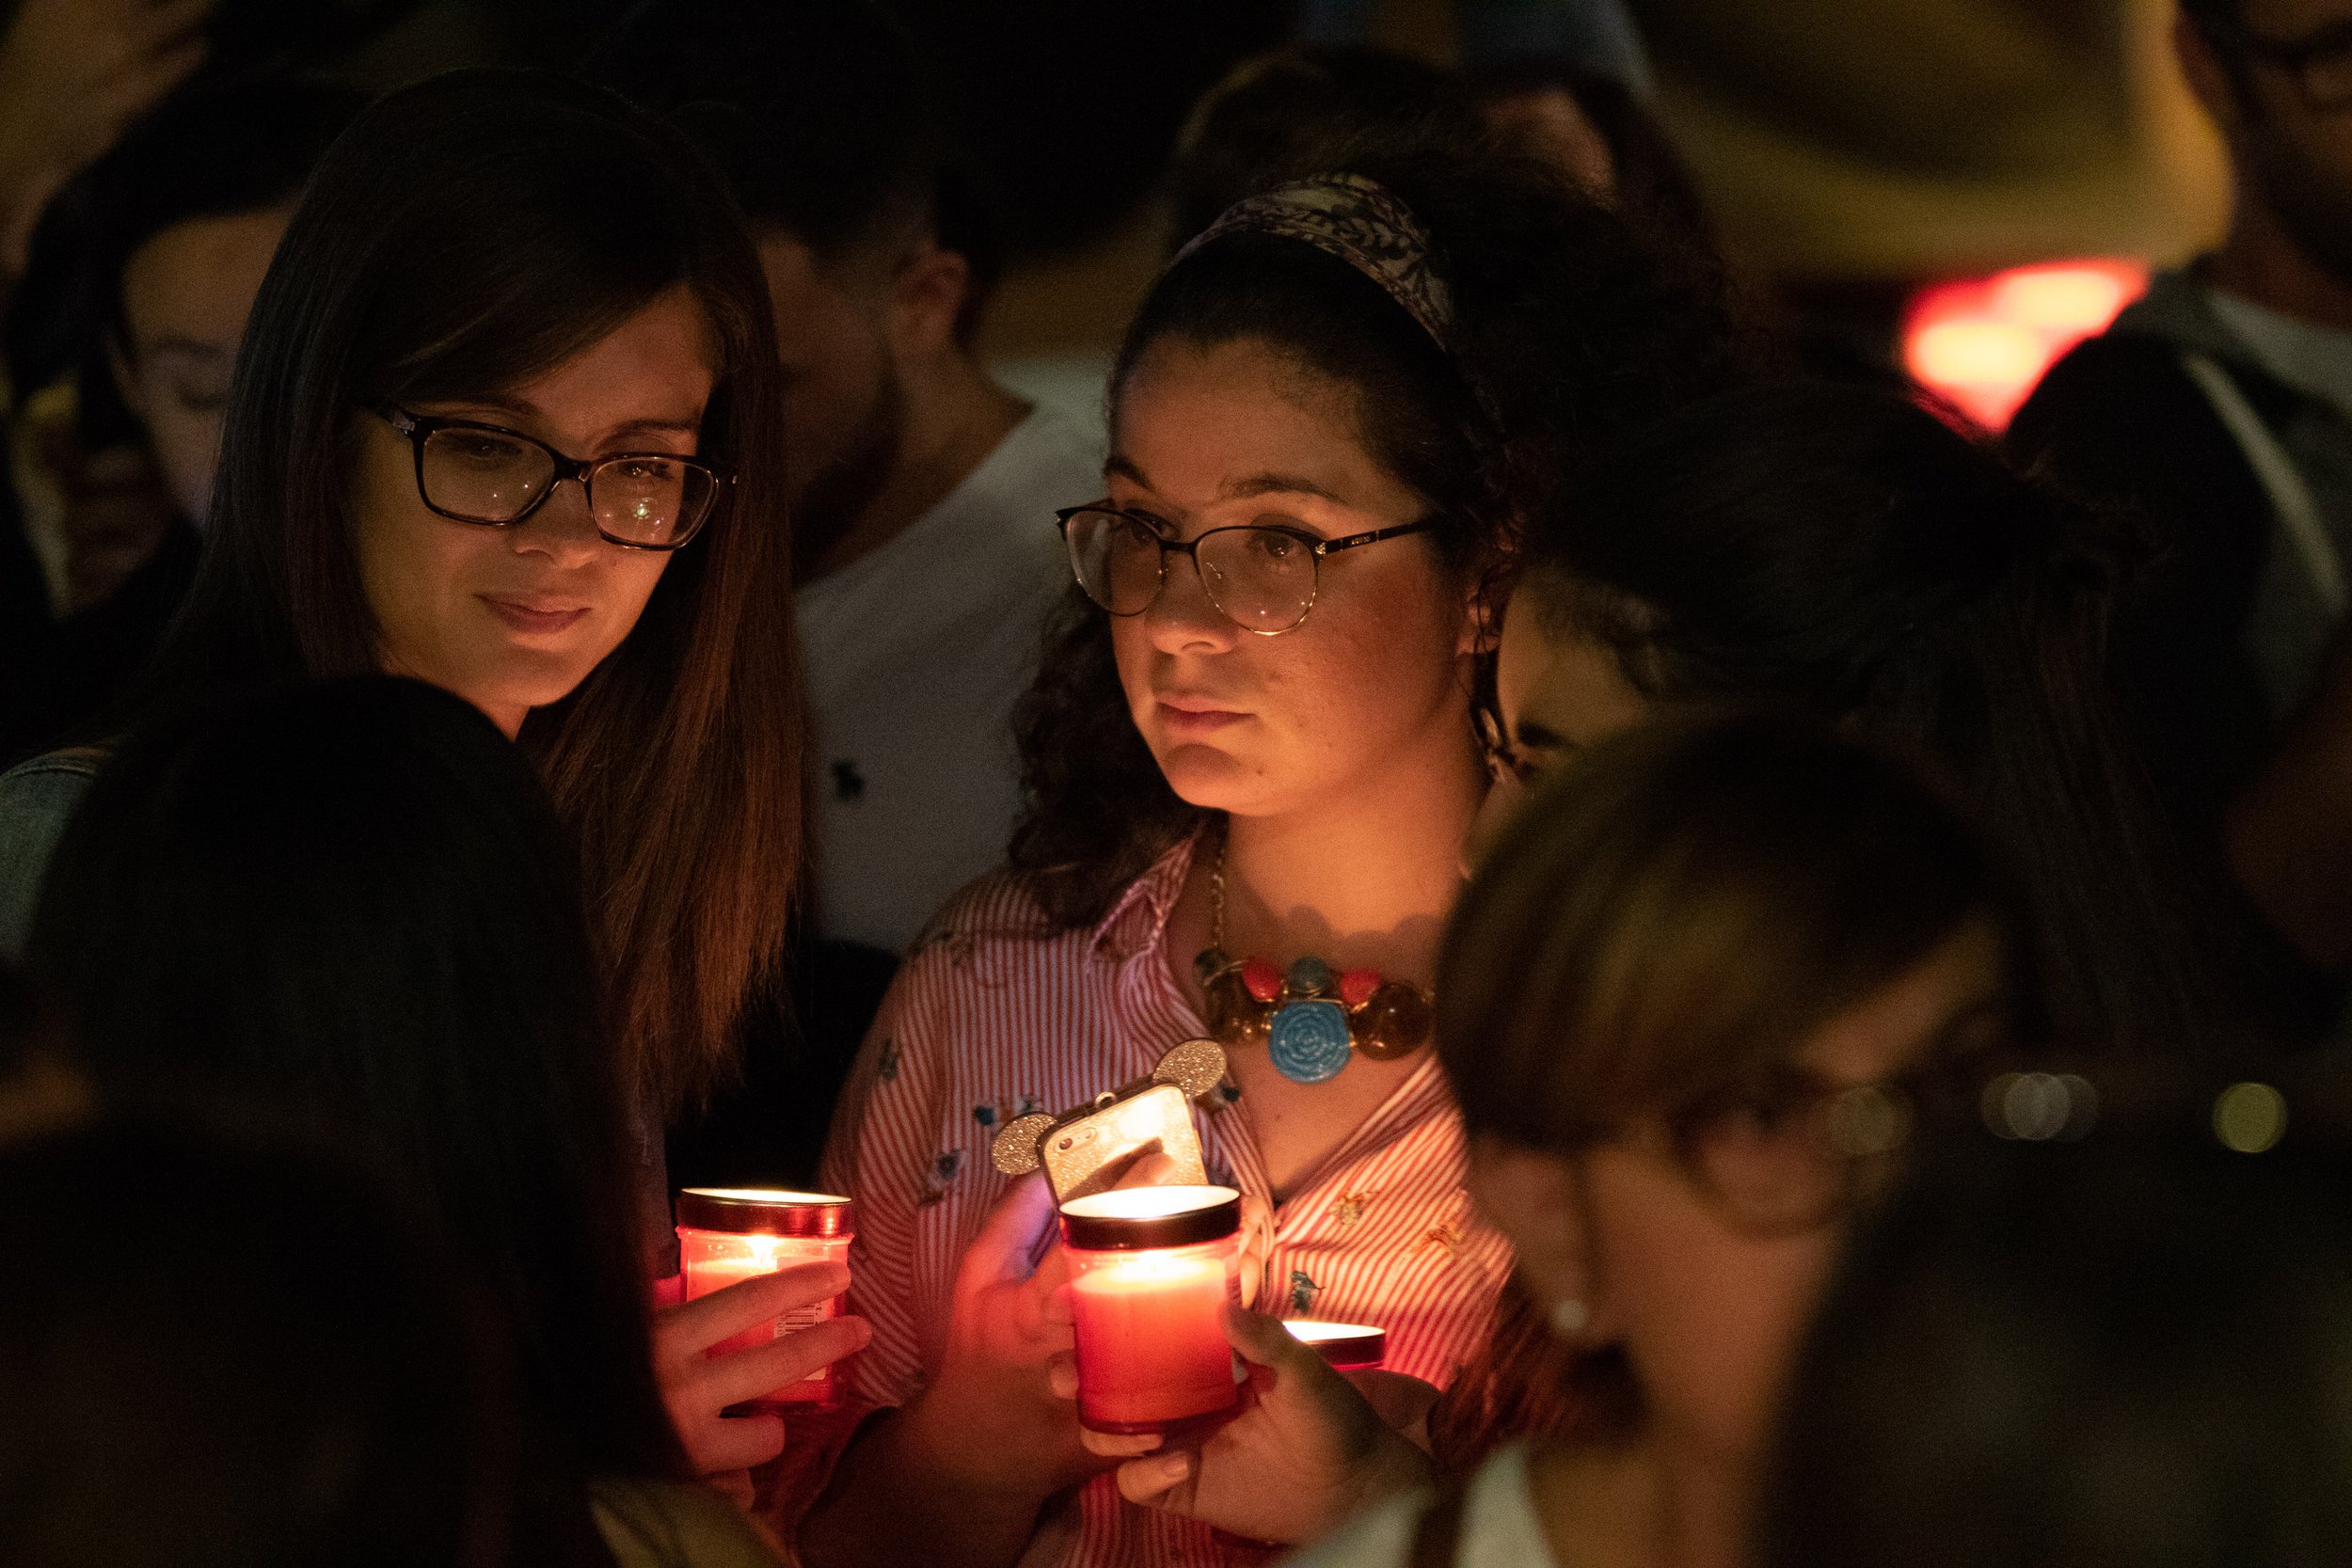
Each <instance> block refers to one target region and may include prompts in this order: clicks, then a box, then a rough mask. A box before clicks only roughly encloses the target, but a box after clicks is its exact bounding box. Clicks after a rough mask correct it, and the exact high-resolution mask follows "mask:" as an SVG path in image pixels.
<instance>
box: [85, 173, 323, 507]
mask: <svg viewBox="0 0 2352 1568" xmlns="http://www.w3.org/2000/svg"><path fill="white" fill-rule="evenodd" d="M288 215H289V214H288V211H287V209H285V208H271V209H269V210H267V211H265V212H259V213H241V214H234V215H232V216H229V217H210V218H196V219H192V220H191V221H189V222H186V223H179V224H174V225H172V226H171V227H170V228H169V229H166V230H162V231H161V232H159V233H157V234H155V235H154V236H152V237H151V238H150V239H149V240H148V241H147V243H146V244H144V245H140V246H139V247H138V248H137V249H136V250H135V251H133V252H132V253H131V257H130V260H129V261H127V262H125V263H124V265H123V269H122V318H123V324H124V335H125V341H121V342H119V343H117V344H115V345H114V349H115V353H114V369H115V383H116V385H117V387H118V388H120V390H121V393H122V399H123V402H124V404H127V405H128V406H129V407H130V409H131V411H132V412H133V413H134V414H136V415H137V416H138V418H139V420H140V422H141V423H142V424H144V425H146V427H147V436H148V443H149V446H150V447H151V450H152V451H153V452H154V455H155V462H156V466H157V467H159V468H160V469H162V471H163V476H164V482H165V483H166V484H167V486H168V487H169V488H170V491H171V496H172V499H173V500H175V501H177V502H178V503H179V506H180V510H181V512H182V513H183V514H184V515H186V516H187V517H188V518H189V519H190V520H191V521H194V522H197V523H202V522H203V521H204V520H205V513H206V510H207V509H208V507H209V506H210V505H211V502H212V495H213V469H214V467H215V464H216V463H217V462H218V460H219V457H220V424H221V415H222V411H223V409H224V407H225V406H226V404H227V403H228V400H229V376H230V371H231V370H233V369H234V368H235V365H236V359H237V343H238V341H240V340H241V339H242V338H243V337H244V336H245V319H246V317H247V316H249V315H251V314H252V313H253V298H254V296H255V295H256V294H258V293H261V290H262V274H264V273H266V272H267V271H268V270H269V262H270V258H271V257H272V256H274V255H276V254H277V251H278V240H279V239H280V238H281V237H283V235H284V234H285V232H286V219H287V217H288Z"/></svg>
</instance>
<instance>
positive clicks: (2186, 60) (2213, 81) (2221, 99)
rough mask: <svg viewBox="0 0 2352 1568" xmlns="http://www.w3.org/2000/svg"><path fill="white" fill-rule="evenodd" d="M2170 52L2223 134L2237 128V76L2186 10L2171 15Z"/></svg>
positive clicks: (2232, 131)
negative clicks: (2176, 59) (2176, 57)
mask: <svg viewBox="0 0 2352 1568" xmlns="http://www.w3.org/2000/svg"><path fill="white" fill-rule="evenodd" d="M2172 53H2173V54H2174V55H2176V56H2178V57H2179V59H2180V62H2181V74H2183V75H2184V76H2185V77H2187V78H2188V90H2189V91H2190V92H2191V93H2193V94H2195V95H2196V98H2197V102H2198V104H2199V105H2200V106H2201V107H2202V108H2203V109H2204V111H2205V113H2207V114H2208V115H2211V116H2212V117H2213V122H2214V123H2215V124H2216V125H2217V126H2219V127H2220V129H2221V133H2222V135H2225V136H2227V135H2233V134H2234V133H2235V132H2236V130H2237V126H2238V120H2239V119H2240V109H2239V105H2238V101H2237V79H2236V76H2235V75H2234V73H2233V72H2232V71H2231V70H2230V65H2229V62H2228V61H2226V60H2224V59H2223V58H2222V57H2221V56H2220V55H2219V54H2218V53H2217V52H2216V51H2215V49H2214V46H2213V40H2211V39H2209V38H2207V37H2206V36H2205V30H2204V29H2203V28H2202V27H2200V26H2199V25H2198V24H2196V23H2195V22H2193V21H2192V20H2190V18H2189V15H2188V13H2187V12H2186V11H2175V12H2174V13H2173V16H2172Z"/></svg>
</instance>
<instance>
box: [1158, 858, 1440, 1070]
mask: <svg viewBox="0 0 2352 1568" xmlns="http://www.w3.org/2000/svg"><path fill="white" fill-rule="evenodd" d="M1192 966H1193V971H1194V973H1195V974H1199V975H1200V990H1201V991H1202V992H1203V993H1204V994H1205V995H1206V997H1207V999H1208V1014H1209V1016H1208V1024H1209V1033H1210V1034H1211V1035H1214V1036H1215V1037H1216V1039H1217V1040H1218V1042H1219V1043H1221V1044H1223V1045H1226V1046H1228V1047H1232V1046H1240V1045H1263V1046H1264V1047H1265V1048H1266V1054H1267V1055H1268V1056H1269V1057H1271V1058H1272V1059H1273V1062H1274V1070H1275V1071H1277V1072H1279V1073H1280V1074H1281V1075H1282V1076H1283V1077H1285V1078H1287V1079H1289V1080H1290V1081H1291V1082H1292V1083H1294V1084H1321V1083H1326V1082H1327V1081H1329V1080H1330V1079H1333V1078H1336V1077H1338V1076H1339V1074H1340V1070H1341V1069H1343V1068H1344V1067H1346V1066H1347V1059H1348V1055H1349V1053H1351V1052H1361V1053H1363V1054H1365V1055H1366V1056H1369V1057H1370V1058H1372V1059H1373V1060H1374V1061H1375V1062H1388V1061H1393V1060H1395V1059H1396V1058H1397V1057H1399V1056H1409V1055H1411V1054H1412V1053H1414V1052H1416V1051H1419V1050H1420V1049H1421V1048H1422V1046H1424V1045H1426V1044H1428V1043H1429V1034H1430V1026H1431V1022H1432V1020H1433V1017H1434V1011H1433V1008H1432V1006H1431V1003H1430V996H1429V993H1428V992H1427V991H1425V990H1422V988H1421V987H1419V986H1416V985H1414V984H1412V983H1411V982H1410V981H1406V980H1391V979H1389V978H1387V977H1386V976H1384V975H1383V974H1381V973H1380V972H1379V971H1378V970H1376V969H1351V970H1347V971H1345V972H1338V971H1334V970H1333V969H1332V967H1331V966H1330V965H1329V964H1327V963H1326V962H1324V961H1323V960H1322V959H1321V958H1313V957H1308V958H1300V959H1299V960H1298V961H1297V962H1296V963H1294V964H1292V965H1291V966H1290V969H1289V971H1288V972H1287V973H1285V972H1284V971H1282V970H1279V969H1277V968H1276V967H1275V966H1274V964H1273V963H1272V962H1271V961H1270V960H1268V959H1265V958H1234V957H1233V956H1232V954H1230V953H1228V952H1226V950H1225V846H1224V844H1222V843H1219V844H1218V846H1217V849H1216V866H1215V867H1214V868H1213V869H1211V871H1210V872H1209V946H1208V948H1207V950H1206V951H1204V952H1203V953H1202V954H1201V955H1200V957H1199V958H1195V959H1193V960H1192Z"/></svg>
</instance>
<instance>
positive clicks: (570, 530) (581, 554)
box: [513, 479, 604, 566]
mask: <svg viewBox="0 0 2352 1568" xmlns="http://www.w3.org/2000/svg"><path fill="white" fill-rule="evenodd" d="M513 534H514V548H515V553H516V555H544V556H546V557H548V559H549V560H550V561H552V562H555V564H557V565H559V566H580V565H585V564H586V563H587V562H589V561H591V560H593V559H594V558H595V557H596V555H597V554H598V553H599V552H600V551H601V550H602V549H603V548H604V536H603V535H602V534H600V533H598V532H597V531H596V520H595V518H593V517H592V516H590V515H589V512H588V490H587V487H586V486H585V485H583V484H581V483H580V482H579V481H578V480H575V479H560V480H557V481H556V483H555V489H554V492H553V493H552V494H550V495H549V496H548V499H547V502H546V504H545V505H543V506H541V507H540V508H539V510H538V511H536V512H534V513H532V515H530V516H528V517H526V518H524V519H523V521H522V523H521V524H520V526H518V527H516V529H515V530H514V531H513Z"/></svg>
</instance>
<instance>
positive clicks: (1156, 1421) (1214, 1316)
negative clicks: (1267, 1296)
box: [1061, 1187, 1241, 1433]
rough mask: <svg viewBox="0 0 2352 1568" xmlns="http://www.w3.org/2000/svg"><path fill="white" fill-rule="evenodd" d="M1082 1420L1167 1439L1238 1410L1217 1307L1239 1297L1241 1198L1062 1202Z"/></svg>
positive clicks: (1205, 1190)
mask: <svg viewBox="0 0 2352 1568" xmlns="http://www.w3.org/2000/svg"><path fill="white" fill-rule="evenodd" d="M1061 1235H1062V1243H1063V1245H1064V1247H1065V1248H1066V1250H1067V1251H1068V1254H1069V1258H1070V1300H1071V1315H1072V1317H1073V1319H1074V1320H1075V1322H1076V1327H1077V1337H1078V1419H1079V1421H1080V1423H1081V1424H1083V1425H1085V1426H1087V1427H1089V1428H1091V1429H1092V1430H1094V1431H1096V1432H1109V1433H1146V1432H1166V1431H1168V1430H1169V1429H1170V1428H1172V1427H1176V1426H1181V1425H1183V1424H1184V1423H1186V1422H1189V1421H1194V1420H1198V1419H1200V1418H1202V1417H1204V1416H1215V1415H1218V1414H1220V1413H1222V1412H1224V1411H1228V1410H1231V1409H1232V1408H1233V1407H1234V1406H1235V1405H1237V1404H1238V1403H1240V1393H1239V1390H1238V1388H1237V1386H1235V1384H1234V1382H1233V1353H1232V1347H1230V1346H1229V1345H1228V1344H1227V1343H1226V1342H1225V1324H1224V1311H1225V1304H1226V1303H1227V1302H1228V1301H1237V1300H1239V1299H1240V1290H1239V1277H1238V1271H1239V1267H1240V1262H1241V1195H1240V1194H1239V1193H1237V1192H1235V1191H1233V1189H1232V1188H1231V1187H1135V1188H1130V1189H1127V1190H1125V1191H1121V1192H1110V1193H1097V1194H1094V1195H1093V1196H1089V1197H1079V1198H1073V1199H1071V1200H1070V1201H1069V1202H1068V1203H1065V1204H1063V1205H1062V1206H1061Z"/></svg>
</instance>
